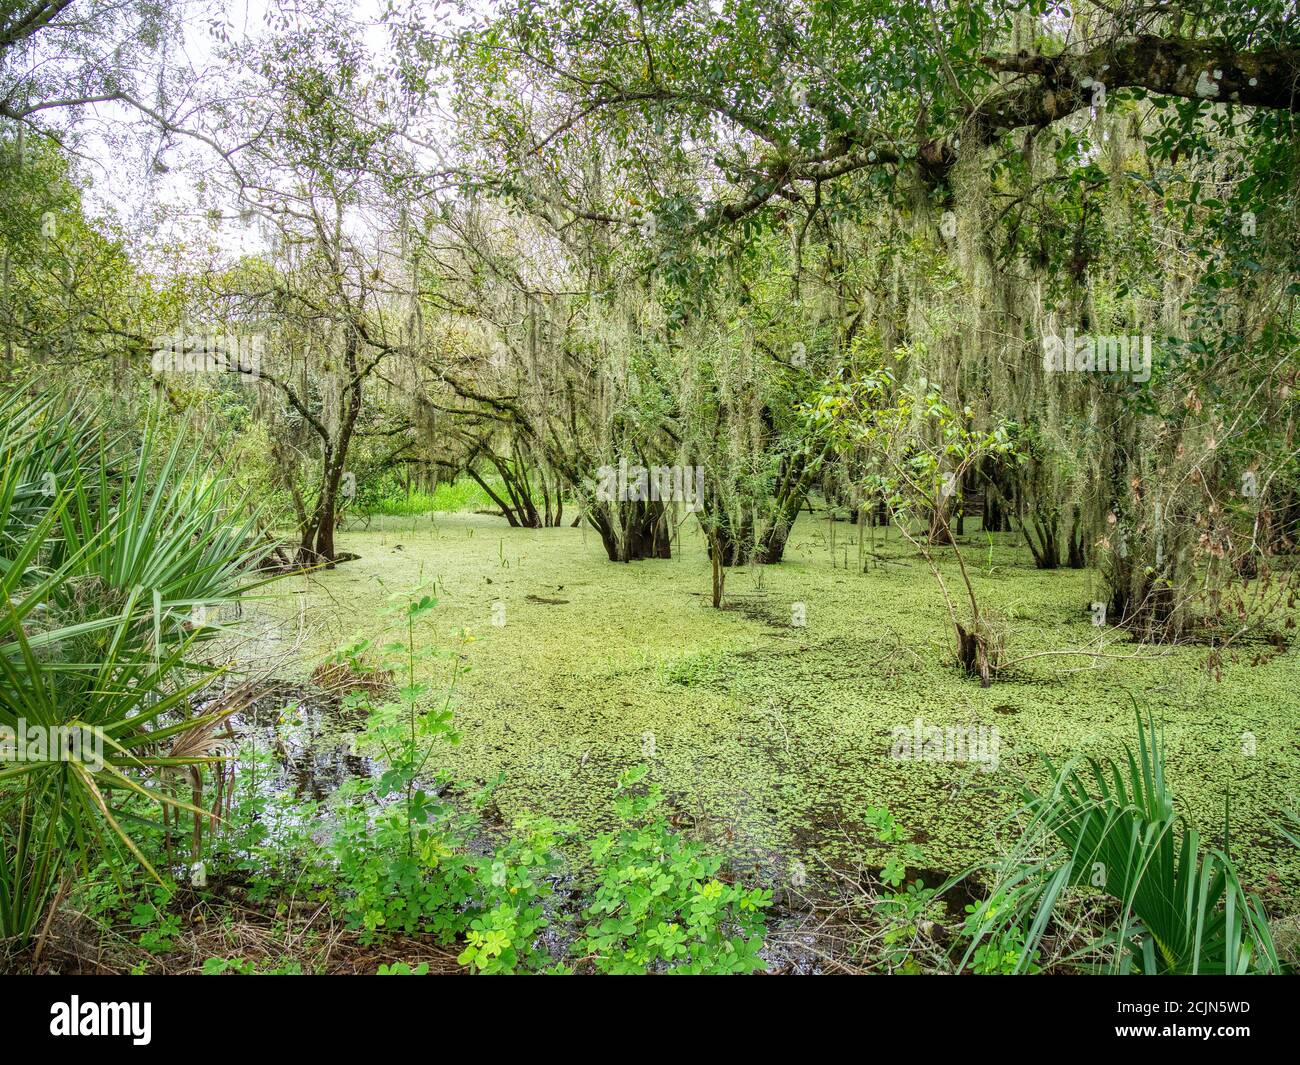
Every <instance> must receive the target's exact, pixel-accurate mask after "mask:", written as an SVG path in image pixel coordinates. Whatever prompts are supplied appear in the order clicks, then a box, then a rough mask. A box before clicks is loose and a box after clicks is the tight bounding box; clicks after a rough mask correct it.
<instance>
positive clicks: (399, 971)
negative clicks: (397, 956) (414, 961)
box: [375, 961, 429, 976]
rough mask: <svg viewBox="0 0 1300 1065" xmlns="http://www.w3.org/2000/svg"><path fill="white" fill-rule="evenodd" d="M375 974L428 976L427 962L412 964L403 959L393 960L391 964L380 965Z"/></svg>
mask: <svg viewBox="0 0 1300 1065" xmlns="http://www.w3.org/2000/svg"><path fill="white" fill-rule="evenodd" d="M375 975H376V976H428V975H429V963H428V962H427V961H422V962H420V964H419V965H415V966H412V965H410V964H408V963H407V962H404V961H395V962H393V964H392V965H380V966H379V971H378V972H376V973H375Z"/></svg>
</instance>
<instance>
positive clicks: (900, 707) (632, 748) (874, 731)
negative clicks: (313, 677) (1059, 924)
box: [241, 514, 1300, 912]
mask: <svg viewBox="0 0 1300 1065" xmlns="http://www.w3.org/2000/svg"><path fill="white" fill-rule="evenodd" d="M688 528H689V526H683V530H684V532H683V542H682V543H681V544H680V545H679V546H678V549H677V550H676V552H675V554H676V557H674V558H673V559H671V560H658V561H643V562H636V563H632V564H615V563H610V562H608V561H606V559H605V556H604V552H603V550H602V548H601V545H600V542H599V539H598V538H597V537H596V536H595V535H594V534H592V533H591V532H590V531H585V530H582V529H571V528H560V529H543V530H528V529H511V528H508V527H506V525H505V523H504V522H503V521H502V520H500V519H497V518H493V517H490V516H486V515H476V514H438V515H436V516H435V517H434V518H432V519H431V518H430V517H428V516H424V517H419V518H403V519H374V521H373V522H372V524H371V526H370V528H369V529H367V530H358V531H352V532H346V533H344V534H342V535H341V536H340V538H339V544H338V546H339V549H340V550H343V551H351V552H355V553H357V554H358V555H360V556H361V557H360V559H359V560H357V561H352V562H348V563H346V564H343V565H340V566H339V567H338V568H336V569H334V570H328V571H322V572H318V573H315V574H312V575H309V576H295V577H290V578H287V579H285V580H283V581H281V582H279V583H278V584H277V585H275V586H273V589H272V591H273V593H274V596H275V597H274V598H273V599H271V600H269V601H267V602H266V603H264V604H262V605H260V606H258V607H256V608H254V610H253V611H252V613H253V615H254V621H255V626H254V627H255V628H256V627H257V626H256V622H258V621H260V623H261V629H260V631H261V634H262V635H261V636H260V637H259V638H258V639H256V640H255V641H254V642H253V643H252V644H250V645H246V646H244V648H243V649H242V651H241V655H242V656H243V657H244V659H245V660H247V661H249V662H252V661H255V660H257V659H259V658H262V657H266V658H270V657H272V656H283V660H284V661H285V662H286V663H288V662H292V663H294V665H293V668H292V669H290V670H288V671H289V672H290V673H293V672H294V670H297V671H299V673H300V675H299V676H298V677H296V678H295V677H293V676H291V677H289V678H288V679H290V680H292V679H300V680H305V678H306V675H307V674H309V673H310V671H311V669H312V667H313V666H314V665H315V664H316V663H317V662H319V661H320V660H321V659H322V658H323V657H324V656H326V655H327V654H328V653H329V652H330V651H331V650H332V649H334V648H336V647H338V646H341V645H343V644H345V643H347V642H349V641H350V640H352V639H354V638H356V637H371V638H378V637H380V636H382V635H383V634H384V632H385V626H386V625H388V624H389V623H390V621H391V619H390V618H389V615H388V614H387V613H386V609H387V608H388V607H389V606H390V605H391V603H390V599H391V597H393V596H394V595H397V596H403V595H405V594H406V593H409V592H412V591H414V590H415V589H416V588H418V587H420V586H422V585H430V584H435V583H436V585H437V589H438V591H437V594H438V597H439V607H438V610H437V614H436V619H437V621H436V624H437V631H438V635H439V639H440V640H442V641H443V642H444V643H445V644H446V645H447V646H449V647H450V646H454V645H455V644H456V642H457V639H458V634H459V633H461V632H463V633H465V634H467V635H468V636H470V637H472V642H469V643H468V644H467V645H466V646H465V647H464V648H463V650H462V653H463V654H464V655H465V656H466V660H467V663H468V664H469V665H470V667H471V669H470V672H469V673H468V674H467V675H466V676H465V677H463V678H462V679H461V681H460V682H459V696H458V700H457V706H458V710H457V715H458V726H459V728H460V730H461V732H462V736H463V739H462V741H461V744H460V746H459V747H457V748H455V749H454V750H451V751H449V752H448V756H449V758H450V759H451V762H450V764H451V765H452V766H453V767H454V768H455V769H456V770H457V772H458V773H460V774H462V775H465V776H467V777H470V778H474V779H477V780H480V781H486V780H490V779H492V778H494V777H495V776H497V774H499V773H504V774H505V782H504V784H503V785H502V786H501V787H500V789H499V791H498V792H497V802H498V806H499V807H500V809H501V811H502V813H503V814H504V816H505V817H506V818H508V819H509V818H512V817H514V816H516V815H518V814H521V813H523V812H525V811H535V812H544V813H548V814H551V815H553V816H555V817H558V818H561V819H567V820H572V821H575V822H577V823H578V824H579V825H580V826H582V828H583V829H584V830H588V831H590V830H595V829H598V828H603V827H607V826H608V825H609V823H610V819H611V816H612V795H611V793H612V789H613V785H614V782H615V780H616V778H617V776H618V774H619V772H620V771H621V770H623V769H625V768H627V767H628V766H631V765H634V764H636V763H638V762H643V761H644V762H649V763H651V764H652V766H653V769H654V772H655V773H656V774H657V776H658V777H659V779H660V780H661V781H662V782H663V783H664V785H665V787H666V789H667V790H668V792H669V794H670V795H671V796H672V799H673V802H674V805H675V807H676V809H677V811H678V816H679V818H680V819H681V820H682V821H683V823H690V824H695V825H697V826H701V827H703V828H705V829H706V830H707V831H708V832H709V834H710V835H712V836H714V837H715V838H717V839H719V840H720V841H722V845H723V846H725V848H726V849H727V850H728V852H729V853H730V855H731V856H732V858H733V860H734V862H735V864H736V865H737V867H738V869H740V870H741V871H753V872H756V873H758V874H759V875H762V876H763V877H764V878H765V879H768V880H769V882H772V883H775V884H776V885H777V886H778V887H780V886H782V885H783V884H785V883H787V882H788V875H789V870H790V869H791V868H792V867H793V865H794V863H795V862H796V861H800V862H802V863H803V864H804V866H805V867H806V869H807V871H808V876H809V878H810V879H811V878H813V877H815V876H816V875H817V871H818V870H819V869H824V868H826V867H827V865H828V864H829V865H831V866H840V865H860V864H865V865H870V864H872V858H871V856H872V853H873V851H875V850H877V849H878V847H879V844H878V843H877V842H876V840H875V836H874V833H873V832H872V831H871V830H870V828H869V827H868V825H867V820H868V817H869V811H870V810H871V809H872V808H874V807H880V806H886V807H888V808H889V809H890V810H891V811H892V812H893V813H894V815H895V816H896V817H897V819H898V820H899V821H900V822H901V823H902V824H903V825H905V826H907V827H908V828H909V829H910V830H911V831H912V833H913V838H914V840H915V841H916V842H917V843H919V844H920V846H921V850H922V853H923V855H924V865H925V866H926V867H929V868H931V869H935V870H950V871H951V870H958V869H960V868H963V867H965V866H966V865H968V864H969V863H972V862H975V861H978V860H979V859H981V858H985V857H988V856H990V855H993V854H996V853H997V852H998V850H999V848H1000V847H1001V846H1003V845H1005V842H1006V841H1007V839H1009V838H1010V835H1011V832H1010V831H1009V830H1008V829H1007V828H1005V827H1000V826H1003V822H1004V821H1005V819H1006V818H1008V817H1010V816H1011V815H1013V814H1014V812H1015V811H1016V809H1017V807H1018V805H1019V790H1018V785H1019V781H1020V780H1021V779H1022V778H1028V779H1030V780H1032V781H1036V782H1038V781H1041V780H1043V779H1044V774H1043V771H1042V769H1041V766H1040V763H1039V761H1038V758H1037V754H1038V752H1042V753H1044V754H1047V755H1049V756H1050V757H1052V758H1053V759H1054V760H1057V761H1058V762H1059V761H1061V760H1065V759H1068V758H1070V757H1079V756H1087V755H1092V756H1102V755H1119V754H1120V753H1121V743H1123V742H1124V741H1125V740H1127V739H1128V738H1129V737H1130V736H1132V735H1133V733H1134V710H1133V698H1134V697H1136V698H1137V699H1138V701H1139V702H1140V704H1141V705H1142V706H1143V707H1146V708H1150V709H1151V710H1152V711H1153V712H1154V713H1155V715H1156V718H1157V720H1158V721H1159V722H1160V723H1161V724H1162V725H1163V727H1164V732H1165V737H1166V742H1167V754H1168V773H1169V780H1170V784H1171V786H1172V787H1173V789H1174V791H1175V794H1176V796H1177V797H1178V799H1179V801H1180V806H1181V809H1182V810H1183V811H1185V812H1186V813H1187V814H1188V815H1189V816H1190V817H1191V818H1192V819H1193V821H1194V823H1195V824H1196V825H1197V827H1199V828H1200V829H1201V831H1202V832H1203V833H1205V834H1206V835H1207V836H1208V837H1210V838H1211V839H1215V840H1217V839H1218V837H1219V835H1220V834H1221V826H1222V823H1223V809H1224V797H1225V793H1228V792H1230V794H1231V804H1232V812H1233V840H1232V849H1233V854H1234V857H1236V858H1238V860H1239V862H1240V864H1241V866H1242V870H1243V873H1244V875H1245V876H1246V878H1247V880H1248V881H1249V883H1250V885H1251V887H1252V888H1253V889H1254V890H1256V891H1258V892H1260V893H1261V895H1262V896H1263V897H1264V899H1265V901H1266V902H1267V903H1268V904H1269V906H1270V909H1272V910H1274V911H1275V912H1293V911H1294V910H1295V909H1296V908H1297V906H1296V902H1297V900H1298V899H1300V861H1297V855H1296V853H1295V851H1294V849H1292V848H1291V847H1290V846H1289V845H1287V844H1285V843H1284V842H1283V841H1282V840H1281V839H1280V837H1279V836H1278V834H1277V833H1276V832H1275V830H1274V829H1273V828H1272V827H1271V825H1270V823H1269V818H1270V817H1272V816H1274V815H1275V814H1276V812H1277V810H1278V808H1279V807H1280V806H1283V805H1286V804H1287V803H1288V802H1289V801H1290V800H1291V799H1292V798H1293V797H1295V796H1298V795H1300V730H1298V727H1297V715H1296V713H1295V710H1294V702H1295V698H1296V693H1297V692H1300V665H1298V664H1297V658H1296V654H1297V652H1296V651H1295V650H1287V651H1284V652H1281V653H1273V654H1271V655H1270V656H1269V657H1268V659H1267V661H1265V662H1263V663H1262V664H1255V665H1252V664H1251V661H1250V659H1251V658H1252V657H1253V656H1254V652H1253V651H1251V652H1247V653H1244V654H1243V655H1242V656H1241V660H1239V661H1232V660H1229V661H1227V662H1225V664H1224V666H1223V669H1222V679H1221V680H1218V681H1216V680H1214V679H1212V678H1211V676H1210V675H1209V673H1208V672H1207V670H1206V669H1205V658H1206V651H1205V649H1204V648H1198V647H1184V648H1177V649H1173V650H1169V649H1156V648H1142V647H1140V646H1138V645H1135V644H1133V643H1131V642H1129V641H1127V640H1125V639H1123V638H1122V637H1121V636H1120V635H1119V634H1118V633H1115V632H1113V631H1111V634H1110V638H1109V640H1108V646H1107V647H1106V649H1105V650H1106V653H1107V654H1108V655H1115V656H1122V657H1118V658H1089V657H1067V656H1057V655H1050V656H1042V657H1036V658H1030V659H1028V660H1027V661H1024V662H1022V663H1021V664H1019V665H1018V666H1016V667H1015V668H1014V669H1013V670H1012V671H1011V673H1010V675H1008V676H1005V677H1003V678H1001V679H1000V680H998V681H997V682H996V683H994V684H993V685H992V686H991V687H989V688H987V689H981V688H980V687H979V686H978V684H977V683H976V682H973V681H971V680H968V679H966V678H964V677H962V676H961V675H960V674H959V673H957V672H956V670H955V669H954V668H953V667H952V666H951V665H950V662H951V658H952V645H951V632H950V628H949V626H948V621H947V616H946V613H945V611H944V608H943V604H942V599H941V597H940V594H939V592H938V589H937V587H936V586H935V584H934V582H933V580H932V578H931V576H930V574H929V572H928V570H927V569H926V566H925V563H924V561H923V560H922V559H920V558H919V557H917V555H916V553H915V550H914V549H913V548H911V547H910V545H908V544H906V542H905V541H902V540H900V538H899V537H898V535H897V533H896V532H893V531H891V532H890V534H889V536H888V542H887V543H886V542H885V533H884V530H877V531H876V534H875V543H874V545H873V546H870V547H869V550H868V551H867V553H866V561H867V569H866V572H863V571H862V568H861V563H860V560H859V547H858V545H857V544H856V542H854V539H855V537H856V530H854V529H852V528H850V527H848V526H846V525H844V524H842V523H841V524H838V525H835V526H834V527H833V529H832V526H831V525H830V524H829V523H828V522H827V521H826V520H825V519H823V518H820V517H818V518H813V517H811V516H807V515H805V516H804V517H802V518H801V519H800V521H799V523H798V525H797V527H796V529H795V531H794V534H793V536H792V538H791V543H790V547H789V550H788V552H787V560H786V561H785V562H783V563H782V564H781V565H779V566H774V567H764V568H761V569H758V568H754V569H737V570H734V571H732V572H731V575H730V576H729V578H728V582H727V593H728V598H729V606H728V609H725V610H722V611H718V610H714V609H712V608H711V607H710V605H709V602H710V600H709V590H710V585H709V563H708V561H707V558H706V556H705V552H704V545H703V541H702V539H701V538H699V537H698V535H695V534H694V533H693V532H686V531H685V530H687V529H688ZM832 534H833V537H834V543H833V544H832ZM1013 539H1014V538H1013V537H1011V536H1006V535H1003V536H999V537H994V540H995V541H999V542H995V543H994V545H993V546H992V547H991V548H990V547H989V546H988V544H987V541H986V539H985V538H984V537H982V536H981V537H976V538H973V542H972V543H971V544H970V545H969V546H967V547H965V552H966V558H967V564H968V566H969V567H970V568H971V569H972V571H973V573H974V579H975V583H976V587H977V591H978V593H979V595H980V596H981V602H982V604H983V605H984V606H985V607H986V608H987V607H991V608H994V609H996V610H998V611H1000V612H1001V613H1002V614H1004V615H1005V616H1006V618H1007V619H1008V622H1009V624H1010V632H1011V635H1010V644H1009V651H1010V654H1011V656H1012V657H1013V658H1014V657H1020V656H1025V655H1031V654H1034V653H1036V652H1048V651H1053V652H1054V651H1060V650H1063V649H1070V648H1082V647H1088V646H1093V645H1095V641H1096V638H1097V636H1098V630H1097V629H1096V628H1094V626H1093V625H1092V624H1091V620H1090V617H1089V614H1088V611H1087V609H1086V607H1087V604H1088V603H1089V602H1091V601H1092V599H1093V598H1095V593H1096V590H1097V587H1096V576H1095V574H1093V573H1091V572H1089V571H1073V570H1059V571H1055V572H1042V571H1038V570H1035V569H1034V568H1033V563H1032V560H1031V559H1030V556H1029V553H1028V551H1027V550H1025V549H1024V548H1023V547H1021V546H1016V545H1014V544H1013V543H1012V542H1011V541H1012V540H1013ZM945 566H946V569H945V575H946V576H947V578H948V579H949V581H950V585H951V586H952V587H953V588H954V591H955V590H956V587H957V586H956V584H955V582H956V581H957V579H958V578H957V571H956V566H955V564H952V563H950V562H949V563H945ZM497 603H499V604H503V606H496V607H494V604H497ZM793 604H803V607H804V611H803V612H804V614H805V616H806V624H805V625H803V626H802V627H798V626H796V625H794V624H792V616H794V617H797V616H798V612H797V610H796V611H795V613H794V614H793V615H792V606H793ZM494 617H495V620H497V621H503V622H504V624H500V625H497V624H494ZM1134 656H1141V657H1140V658H1135V657H1134ZM281 672H282V673H283V672H284V670H282V671H281ZM918 717H920V718H921V719H922V720H923V722H924V723H925V724H926V725H938V726H941V727H946V726H950V725H967V726H984V727H986V728H989V729H991V728H993V727H996V729H997V730H998V731H997V734H998V739H999V747H998V755H999V758H998V765H997V769H996V771H993V772H986V771H984V769H983V768H982V767H981V766H980V765H977V764H972V763H969V762H965V763H962V762H951V763H950V762H926V761H900V760H897V759H893V758H891V757H890V754H891V746H892V737H893V731H892V730H893V729H894V728H895V727H898V726H911V725H912V724H913V722H914V721H915V719H916V718H918ZM1251 750H1253V752H1254V753H1253V754H1251V753H1250V751H1251Z"/></svg>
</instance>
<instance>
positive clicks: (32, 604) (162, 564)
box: [0, 391, 260, 941]
mask: <svg viewBox="0 0 1300 1065" xmlns="http://www.w3.org/2000/svg"><path fill="white" fill-rule="evenodd" d="M58 404H59V398H58V397H35V398H34V397H32V396H29V395H27V394H26V393H23V392H20V391H13V392H10V393H8V394H7V395H5V396H3V397H0V466H2V467H3V472H0V595H2V596H3V599H4V602H5V604H6V608H5V610H6V612H5V613H0V726H4V727H5V728H7V729H9V730H12V731H14V732H16V731H17V730H18V727H19V724H20V722H21V723H23V725H24V726H25V727H26V728H28V729H31V728H42V729H46V730H53V729H59V728H62V729H76V730H78V731H79V733H80V734H81V735H82V736H83V738H85V739H86V741H87V742H88V743H89V742H90V741H91V740H92V739H93V740H94V741H97V742H98V743H100V744H102V748H103V754H102V759H101V758H98V757H97V758H94V759H91V758H89V757H88V756H87V754H86V752H85V750H83V751H82V752H81V753H80V754H79V755H78V756H75V757H68V758H62V759H59V760H43V761H27V762H23V761H18V762H15V763H14V764H13V765H10V766H7V767H6V768H4V769H2V770H0V781H11V782H14V783H15V784H16V786H17V790H16V792H15V791H14V790H7V791H6V792H5V793H4V795H3V798H5V799H8V800H12V801H9V802H7V803H6V805H5V810H4V814H5V816H4V818H3V822H2V823H0V833H3V841H2V843H0V936H13V937H16V938H17V939H18V940H19V941H23V940H25V939H26V938H27V937H28V936H29V935H30V934H31V932H32V929H33V927H34V925H35V922H36V921H37V920H38V919H39V918H40V915H41V913H42V912H43V910H44V907H45V905H46V902H47V900H48V898H49V896H50V895H51V893H52V892H53V890H54V887H55V884H56V883H57V882H58V880H59V879H60V877H62V876H64V875H66V874H68V873H69V872H70V866H71V864H72V862H73V861H74V860H76V859H77V858H80V859H81V860H82V862H83V863H88V862H89V861H90V859H91V857H92V855H93V854H94V853H95V852H97V851H102V850H103V844H104V842H105V841H104V840H102V839H101V838H100V836H101V830H102V829H103V828H105V827H106V828H107V829H109V830H110V835H111V837H112V839H113V840H114V841H115V842H116V843H118V844H120V845H121V846H122V847H123V848H125V850H126V851H128V852H129V853H130V854H131V856H132V857H133V858H134V859H135V861H137V862H139V863H140V864H141V865H142V866H144V867H145V868H146V869H147V870H148V871H149V872H150V873H152V872H153V869H152V866H151V864H150V863H149V862H148V860H147V859H146V857H145V856H144V854H143V852H142V851H141V850H140V847H139V846H138V845H137V843H136V842H135V840H134V839H133V838H132V836H131V835H130V834H128V833H127V832H126V830H125V829H124V828H123V827H122V825H121V824H120V823H119V819H118V818H117V817H116V816H115V815H114V813H113V812H112V810H111V808H110V804H109V800H108V796H109V794H110V793H111V792H112V791H114V790H117V791H120V792H122V793H124V794H128V795H131V794H134V795H136V796H139V797H142V798H144V799H147V800H149V801H150V802H153V803H158V804H163V805H165V806H171V807H174V808H185V809H191V808H190V807H188V806H187V804H185V803H183V802H181V801H179V800H177V799H175V798H174V797H173V796H172V795H171V794H170V793H169V792H167V791H166V790H164V789H162V788H160V787H158V786H157V774H158V773H159V772H160V771H162V770H175V769H180V768H183V767H189V766H202V765H203V764H204V763H205V762H207V761H209V760H210V759H209V758H208V757H207V756H205V755H201V754H199V755H188V754H184V753H181V754H176V755H172V754H170V753H169V751H168V749H167V748H168V741H170V740H172V739H173V738H174V737H177V736H179V735H181V734H183V733H187V732H189V731H190V730H192V729H201V728H203V727H204V726H205V725H207V724H209V723H211V722H213V721H215V720H216V719H215V718H214V717H206V718H205V717H202V716H198V715H195V714H194V713H193V712H192V710H191V702H190V700H191V698H192V697H193V696H194V695H195V694H196V693H197V692H198V691H199V689H200V688H201V687H202V686H203V684H204V683H205V674H207V673H208V672H210V669H211V667H206V666H201V665H200V664H199V663H198V661H197V658H196V656H195V654H194V652H195V650H196V648H197V647H198V646H199V645H200V644H201V643H202V642H204V641H206V640H208V639H211V638H212V637H213V636H215V635H217V634H218V632H219V631H220V626H219V625H218V624H217V623H216V622H215V616H216V612H217V611H219V610H220V609H221V608H223V607H225V606H228V605H230V604H233V603H235V602H236V601H237V600H238V597H239V596H240V594H241V592H243V591H246V590H247V589H248V588H249V587H250V586H251V583H252V582H250V581H249V580H248V578H247V576H246V574H247V572H248V570H249V568H250V567H251V566H253V565H254V564H255V563H256V562H257V560H258V558H259V556H260V551H259V550H258V549H256V548H254V547H253V546H252V545H253V542H254V541H253V538H252V536H251V535H250V533H251V526H250V524H249V521H250V519H249V518H247V517H241V508H240V507H239V505H238V501H237V500H235V499H233V498H231V497H230V495H229V493H228V491H227V487H226V485H225V482H224V480H223V478H222V476H221V471H220V469H219V468H217V467H215V466H213V465H212V464H211V463H207V462H204V461H203V460H201V459H200V458H199V456H198V453H197V451H195V452H194V453H192V454H191V455H190V456H188V457H187V456H186V453H185V449H184V434H181V435H180V436H178V438H177V440H176V442H175V444H174V445H173V446H172V447H171V449H170V450H169V451H167V452H165V453H162V454H156V453H155V437H154V434H153V433H152V432H147V433H146V435H145V437H144V439H143V440H142V441H137V444H138V449H137V451H136V454H135V455H134V456H133V457H132V456H130V455H129V454H128V453H124V450H123V449H122V447H121V445H120V442H118V441H114V440H108V439H106V438H105V436H104V434H103V433H102V432H101V431H99V430H98V429H97V428H96V427H95V415H96V412H95V411H94V410H87V409H82V408H80V407H76V406H74V407H73V408H72V410H73V411H74V413H73V414H72V415H69V414H68V412H67V411H66V410H56V409H55V408H56V405H58ZM83 746H84V745H83Z"/></svg>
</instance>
